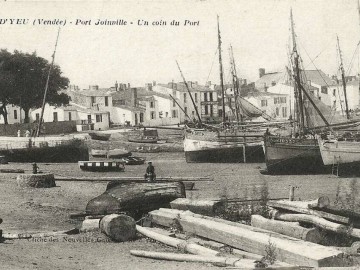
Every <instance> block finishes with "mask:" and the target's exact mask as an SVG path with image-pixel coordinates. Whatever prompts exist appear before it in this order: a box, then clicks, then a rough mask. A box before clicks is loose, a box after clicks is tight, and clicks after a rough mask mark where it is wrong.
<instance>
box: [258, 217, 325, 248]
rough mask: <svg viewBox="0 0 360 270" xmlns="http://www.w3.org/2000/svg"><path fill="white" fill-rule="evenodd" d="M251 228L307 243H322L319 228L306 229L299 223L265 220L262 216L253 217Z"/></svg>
mask: <svg viewBox="0 0 360 270" xmlns="http://www.w3.org/2000/svg"><path fill="white" fill-rule="evenodd" d="M251 226H254V227H257V228H261V229H264V230H268V231H272V232H277V233H281V234H285V235H288V236H291V237H294V238H298V239H302V240H305V241H309V242H313V243H320V241H321V235H320V231H319V229H317V228H304V227H301V226H300V225H299V223H297V222H284V221H277V220H271V219H267V218H264V217H262V216H260V215H252V216H251Z"/></svg>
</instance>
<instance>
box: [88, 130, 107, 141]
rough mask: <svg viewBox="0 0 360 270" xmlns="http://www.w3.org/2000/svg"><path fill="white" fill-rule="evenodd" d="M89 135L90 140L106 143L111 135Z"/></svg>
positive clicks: (96, 133) (98, 133)
mask: <svg viewBox="0 0 360 270" xmlns="http://www.w3.org/2000/svg"><path fill="white" fill-rule="evenodd" d="M89 135H90V138H91V139H92V140H98V141H108V140H109V139H110V137H111V134H108V133H100V132H89Z"/></svg>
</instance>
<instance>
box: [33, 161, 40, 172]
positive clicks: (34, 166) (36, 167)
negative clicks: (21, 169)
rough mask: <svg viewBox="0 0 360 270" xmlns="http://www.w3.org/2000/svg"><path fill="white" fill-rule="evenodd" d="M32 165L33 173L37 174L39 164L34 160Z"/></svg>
mask: <svg viewBox="0 0 360 270" xmlns="http://www.w3.org/2000/svg"><path fill="white" fill-rule="evenodd" d="M32 167H33V174H37V173H38V169H39V167H38V165H37V164H36V162H34V163H33V164H32Z"/></svg>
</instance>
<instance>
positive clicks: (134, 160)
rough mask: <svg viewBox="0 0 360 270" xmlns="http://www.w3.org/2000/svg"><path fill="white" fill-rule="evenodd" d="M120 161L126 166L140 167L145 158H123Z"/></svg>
mask: <svg viewBox="0 0 360 270" xmlns="http://www.w3.org/2000/svg"><path fill="white" fill-rule="evenodd" d="M122 160H123V161H124V162H125V164H126V165H142V164H144V163H145V158H141V157H125V158H123V159H122Z"/></svg>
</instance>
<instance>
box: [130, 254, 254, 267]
mask: <svg viewBox="0 0 360 270" xmlns="http://www.w3.org/2000/svg"><path fill="white" fill-rule="evenodd" d="M130 254H131V255H135V256H138V257H145V258H151V259H157V260H168V261H180V262H202V263H212V264H215V265H216V266H240V267H244V268H252V269H254V268H255V267H256V263H255V261H254V260H249V259H239V258H228V257H216V256H203V255H192V254H178V253H168V252H153V251H143V250H130Z"/></svg>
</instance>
